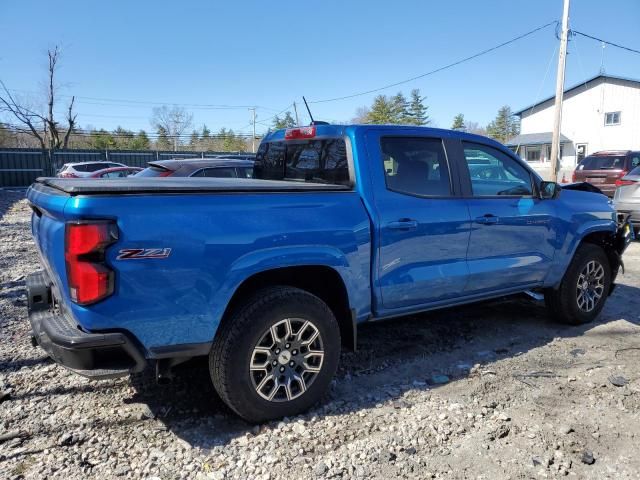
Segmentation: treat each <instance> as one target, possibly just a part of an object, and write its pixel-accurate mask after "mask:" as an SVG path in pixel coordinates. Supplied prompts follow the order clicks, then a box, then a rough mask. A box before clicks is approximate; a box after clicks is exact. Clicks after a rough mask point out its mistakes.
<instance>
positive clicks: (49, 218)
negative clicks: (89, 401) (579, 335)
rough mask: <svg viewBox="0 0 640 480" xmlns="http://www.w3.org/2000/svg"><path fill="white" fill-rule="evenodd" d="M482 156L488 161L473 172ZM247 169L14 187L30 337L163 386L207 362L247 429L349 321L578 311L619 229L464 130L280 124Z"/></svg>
mask: <svg viewBox="0 0 640 480" xmlns="http://www.w3.org/2000/svg"><path fill="white" fill-rule="evenodd" d="M479 157H482V158H484V159H486V160H487V162H490V164H491V165H493V166H495V168H500V169H502V170H503V174H502V175H498V176H497V178H475V177H472V176H471V175H470V167H469V164H470V163H474V162H473V159H475V158H479ZM185 163H193V161H191V162H190V161H180V164H185ZM174 164H175V165H177V163H172V164H170V165H174ZM165 165H166V164H164V163H162V164H159V165H158V166H152V167H151V168H155V169H158V170H159V171H163V170H167V168H166V167H165ZM247 168H248V167H247ZM191 170H193V169H192V168H190V171H191ZM254 170H255V171H254V177H256V178H253V179H242V180H240V179H237V178H231V179H229V178H225V179H222V178H218V179H211V178H208V179H204V178H178V177H177V176H175V177H171V178H165V179H158V178H145V177H144V176H136V177H133V178H127V179H114V180H112V181H109V182H95V181H89V180H75V181H71V180H67V179H51V178H49V179H46V178H45V179H39V180H38V182H37V183H35V184H34V185H32V186H31V188H30V189H29V191H28V193H27V197H28V200H29V202H30V203H31V206H32V209H33V216H32V231H33V235H34V238H35V244H36V245H37V247H38V249H39V251H40V253H41V258H42V259H43V267H44V270H43V271H41V272H38V273H36V274H33V275H31V276H29V277H28V278H27V280H26V283H27V292H28V303H29V312H30V314H29V319H30V322H31V327H32V330H33V336H34V339H35V341H36V342H37V343H38V344H39V345H40V346H41V347H42V348H43V349H44V350H45V351H46V352H47V353H48V354H49V355H50V356H51V357H52V358H54V359H55V360H56V361H57V362H59V363H60V364H62V365H64V366H66V367H67V368H69V369H71V370H74V371H76V372H77V373H79V374H81V375H85V376H88V377H91V378H104V377H116V376H122V375H127V374H129V373H131V372H137V371H140V370H142V369H143V368H144V367H145V365H147V363H148V362H152V363H155V365H156V368H157V376H158V379H165V378H166V377H167V376H169V375H170V369H171V367H172V366H173V365H175V364H177V363H180V362H182V361H184V360H185V359H188V358H191V357H195V356H200V355H203V356H208V359H209V368H210V373H211V378H212V381H213V385H214V386H215V388H216V390H217V392H218V393H219V394H220V396H221V397H222V399H223V400H224V401H225V402H226V403H227V405H229V407H230V408H231V409H233V410H234V411H235V412H236V413H237V414H238V415H240V416H241V417H242V418H244V419H246V420H248V421H252V422H261V421H265V420H269V419H274V418H279V417H283V416H291V415H295V414H297V413H299V412H302V411H304V410H306V409H307V408H309V407H310V406H311V405H313V404H314V403H315V402H317V401H318V399H319V398H320V397H321V396H322V395H323V393H324V392H325V391H326V389H327V388H328V386H329V384H330V382H331V379H332V377H333V375H334V373H335V371H336V368H337V365H338V361H339V358H340V352H341V349H342V348H346V349H354V348H355V347H356V338H357V330H358V326H359V325H360V324H362V323H363V322H368V321H373V320H381V319H389V318H393V317H397V316H401V315H408V314H415V313H418V312H424V311H427V310H432V309H436V308H443V307H452V306H456V305H460V304H466V303H471V302H476V301H483V300H487V299H494V298H501V297H503V296H505V295H515V294H522V293H523V292H524V293H529V294H530V295H533V296H535V297H538V298H539V297H540V296H544V299H545V302H546V304H547V307H548V311H549V314H550V315H551V316H552V317H554V318H555V319H557V320H559V321H562V322H566V323H569V324H574V325H575V324H581V323H585V322H589V321H591V320H593V319H594V318H596V317H597V315H598V314H599V313H600V311H601V310H602V308H603V306H604V304H605V301H606V299H607V297H608V296H609V294H610V293H611V292H612V291H613V288H614V283H615V279H616V276H617V274H618V269H619V267H620V263H621V256H622V254H623V252H624V250H625V248H626V246H627V245H628V242H629V241H630V238H631V234H630V232H629V230H628V228H629V225H628V224H627V223H621V224H618V222H617V217H616V212H615V211H614V209H613V208H612V206H611V204H610V202H609V200H608V199H607V197H606V196H604V195H602V194H600V193H592V192H590V191H588V189H590V188H592V187H591V186H590V185H588V184H583V183H580V184H573V185H567V186H563V187H561V186H560V185H558V184H556V183H553V182H544V181H542V179H541V178H540V177H539V176H538V175H537V174H536V173H535V172H534V171H533V170H532V169H531V168H530V166H529V165H528V164H527V163H526V162H524V161H522V160H521V159H520V158H518V157H517V156H516V155H515V154H514V153H513V152H511V151H510V150H509V149H508V148H506V147H504V146H502V145H501V144H499V143H497V142H495V141H493V140H490V139H488V138H485V137H481V136H477V135H472V134H467V133H464V132H458V131H448V130H440V129H432V128H420V127H402V126H379V125H354V126H332V125H312V126H309V127H299V128H292V129H288V130H286V131H285V130H279V131H276V132H272V133H269V134H267V135H266V137H265V138H264V139H263V141H262V143H261V144H260V148H259V151H258V154H257V157H256V163H255V167H254ZM492 177H494V176H493V175H492ZM585 188H586V189H587V190H585ZM425 321H428V320H427V319H425ZM416 341H419V339H416Z"/></svg>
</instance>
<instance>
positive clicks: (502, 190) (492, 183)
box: [463, 142, 533, 197]
mask: <svg viewBox="0 0 640 480" xmlns="http://www.w3.org/2000/svg"><path fill="white" fill-rule="evenodd" d="M463 147H464V157H465V160H466V163H467V166H468V168H469V176H470V177H471V188H472V191H473V196H474V197H493V196H527V195H533V188H532V181H531V174H530V173H529V171H528V170H527V169H526V168H524V167H523V166H522V165H520V163H518V162H517V161H516V160H515V159H513V158H511V157H510V156H509V155H507V154H506V153H504V152H501V151H500V150H498V149H496V148H493V147H489V146H487V145H481V144H475V143H468V142H463Z"/></svg>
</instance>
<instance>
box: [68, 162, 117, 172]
mask: <svg viewBox="0 0 640 480" xmlns="http://www.w3.org/2000/svg"><path fill="white" fill-rule="evenodd" d="M80 166H81V167H84V170H79V171H80V172H97V171H98V170H102V169H104V168H110V167H112V166H113V167H119V165H111V164H108V163H86V164H84V165H80ZM76 170H78V168H76Z"/></svg>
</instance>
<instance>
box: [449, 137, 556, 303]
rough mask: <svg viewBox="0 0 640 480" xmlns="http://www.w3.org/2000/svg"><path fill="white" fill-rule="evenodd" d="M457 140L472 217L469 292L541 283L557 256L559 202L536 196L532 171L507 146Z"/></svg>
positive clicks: (468, 257) (475, 292)
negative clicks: (555, 243)
mask: <svg viewBox="0 0 640 480" xmlns="http://www.w3.org/2000/svg"><path fill="white" fill-rule="evenodd" d="M458 145H459V148H458V149H457V152H453V151H452V156H456V158H459V157H462V158H463V161H462V162H460V163H462V165H463V166H464V167H466V169H464V168H463V170H466V171H463V174H462V176H461V181H462V184H463V185H462V187H463V189H464V191H465V195H466V196H467V198H468V200H467V204H468V206H469V213H470V215H471V222H472V228H471V238H470V239H469V250H468V253H467V263H468V266H469V282H468V284H467V287H466V289H465V290H466V293H467V294H478V293H483V292H491V291H500V290H508V289H510V288H514V287H519V286H525V285H532V286H533V285H535V284H540V283H541V282H542V281H543V280H544V278H545V276H546V274H547V272H548V270H549V268H550V267H551V262H552V260H553V254H554V240H555V237H554V229H553V222H552V219H553V217H554V215H555V209H554V206H553V203H554V202H550V201H543V200H540V199H538V198H537V196H536V195H535V188H534V182H533V177H532V174H531V172H530V171H529V170H528V169H527V168H526V167H525V166H524V165H523V164H522V163H521V162H520V161H519V160H517V159H516V158H514V157H513V156H511V155H509V154H508V153H507V152H505V151H502V150H500V149H498V148H495V147H492V146H490V145H485V144H482V143H471V142H464V141H463V142H459V143H458ZM452 150H453V149H452Z"/></svg>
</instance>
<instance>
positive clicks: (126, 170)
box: [88, 167, 142, 178]
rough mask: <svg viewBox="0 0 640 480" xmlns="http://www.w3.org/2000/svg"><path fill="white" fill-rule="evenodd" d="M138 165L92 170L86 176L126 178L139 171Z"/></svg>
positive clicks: (140, 169)
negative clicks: (89, 174)
mask: <svg viewBox="0 0 640 480" xmlns="http://www.w3.org/2000/svg"><path fill="white" fill-rule="evenodd" d="M141 171H142V168H138V167H113V168H105V169H104V170H98V171H97V172H93V173H92V174H91V176H90V177H88V178H126V177H130V176H132V175H135V174H136V173H138V172H141Z"/></svg>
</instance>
